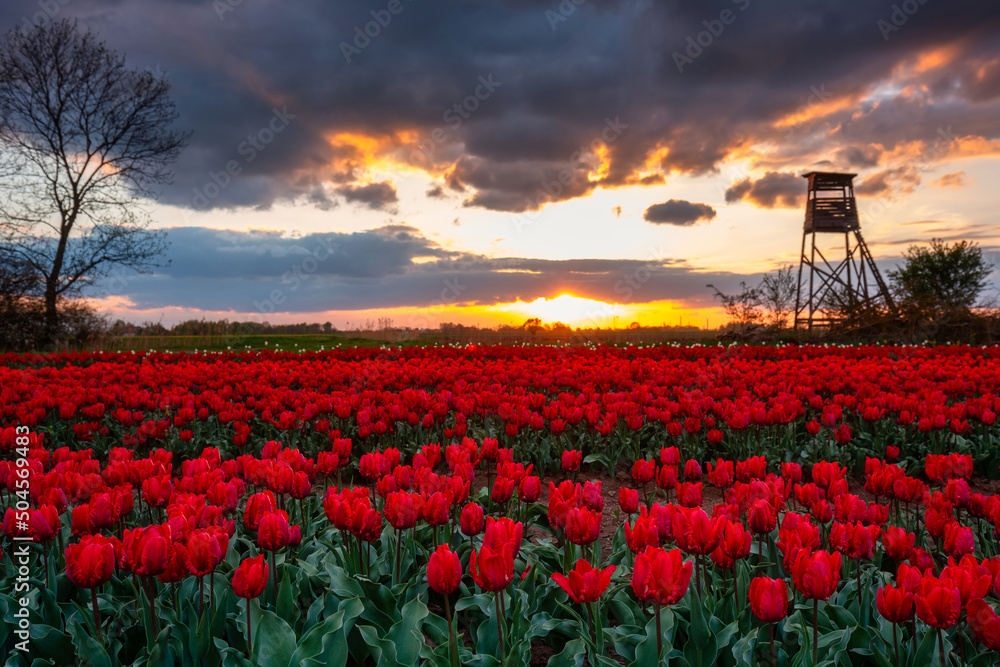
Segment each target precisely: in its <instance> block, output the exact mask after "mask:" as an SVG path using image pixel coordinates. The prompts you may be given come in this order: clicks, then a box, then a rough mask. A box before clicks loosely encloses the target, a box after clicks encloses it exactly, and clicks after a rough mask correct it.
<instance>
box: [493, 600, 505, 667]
mask: <svg viewBox="0 0 1000 667" xmlns="http://www.w3.org/2000/svg"><path fill="white" fill-rule="evenodd" d="M501 595H503V591H497V592H496V593H494V594H493V600H494V601H495V602H496V605H497V637H499V638H500V667H503V656H504V648H503V624H502V623H501V618H500V596H501Z"/></svg>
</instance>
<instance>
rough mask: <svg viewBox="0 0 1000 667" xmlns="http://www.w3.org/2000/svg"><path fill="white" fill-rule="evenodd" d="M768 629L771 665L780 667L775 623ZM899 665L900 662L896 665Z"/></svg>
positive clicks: (770, 624) (769, 625)
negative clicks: (775, 643) (775, 642)
mask: <svg viewBox="0 0 1000 667" xmlns="http://www.w3.org/2000/svg"><path fill="white" fill-rule="evenodd" d="M767 626H768V628H770V630H771V664H772V665H773V666H774V667H778V653H777V652H776V651H775V650H774V623H768V624H767ZM896 664H897V665H898V664H899V663H898V662H897V663H896Z"/></svg>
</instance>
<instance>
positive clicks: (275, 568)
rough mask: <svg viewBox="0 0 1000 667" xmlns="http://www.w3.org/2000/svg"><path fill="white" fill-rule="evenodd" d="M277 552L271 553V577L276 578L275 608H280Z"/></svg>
mask: <svg viewBox="0 0 1000 667" xmlns="http://www.w3.org/2000/svg"><path fill="white" fill-rule="evenodd" d="M274 554H275V552H273V551H272V552H271V576H273V577H274V608H275V609H277V608H278V566H277V564H276V560H277V559H276V557H275V555H274Z"/></svg>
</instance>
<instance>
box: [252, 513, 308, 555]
mask: <svg viewBox="0 0 1000 667" xmlns="http://www.w3.org/2000/svg"><path fill="white" fill-rule="evenodd" d="M301 530H302V529H301V528H300V527H299V526H291V525H289V524H288V513H287V512H285V511H284V510H277V511H275V512H269V513H268V514H265V515H264V516H262V517H261V518H260V525H259V526H258V528H257V546H259V547H260V548H261V549H263V550H264V551H277V550H278V549H283V548H285V547H287V546H289V545H294V544H295V543H297V542H298V541H299V540H300V539H301V535H302V533H301Z"/></svg>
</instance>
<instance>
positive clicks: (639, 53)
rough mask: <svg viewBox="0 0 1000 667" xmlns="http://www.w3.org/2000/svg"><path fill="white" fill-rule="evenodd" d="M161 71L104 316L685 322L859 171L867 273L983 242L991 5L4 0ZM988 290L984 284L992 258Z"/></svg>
mask: <svg viewBox="0 0 1000 667" xmlns="http://www.w3.org/2000/svg"><path fill="white" fill-rule="evenodd" d="M63 17H69V18H76V19H78V20H79V23H80V26H81V29H89V30H93V31H95V32H96V33H98V34H99V35H100V36H101V37H102V38H103V39H104V40H105V41H106V42H107V45H108V46H109V47H110V48H112V49H115V50H117V51H120V52H121V53H123V54H125V55H126V57H127V62H128V64H129V65H130V66H132V67H135V68H137V69H148V70H150V71H152V72H154V73H155V74H157V75H158V76H162V77H165V78H166V79H167V80H168V81H169V82H170V83H171V85H172V95H173V99H174V101H175V102H176V105H177V111H178V120H177V127H179V128H181V129H185V130H190V131H191V133H192V134H191V139H190V141H189V143H188V145H187V147H186V148H185V149H184V151H183V152H182V154H181V156H180V158H179V159H178V161H177V162H176V163H175V164H174V165H173V180H172V182H171V183H170V184H168V185H165V186H163V187H162V188H161V189H160V192H159V197H158V199H157V200H155V201H148V202H145V203H144V206H145V208H146V210H147V212H148V213H149V215H150V219H151V221H152V222H151V226H152V227H153V228H156V229H161V230H164V231H165V232H166V235H167V239H168V241H169V242H170V247H169V250H168V251H167V254H166V256H165V258H164V259H165V260H169V263H167V262H163V264H164V266H161V267H160V268H158V269H156V270H155V271H154V272H153V273H151V274H146V275H140V274H136V273H134V272H124V271H116V272H114V273H113V274H112V275H111V276H110V277H109V278H107V279H105V280H103V281H101V282H100V283H98V284H95V285H93V286H92V287H90V288H88V293H87V295H88V296H89V297H90V298H91V299H92V300H93V302H94V303H95V304H97V305H98V306H99V307H100V308H102V309H103V310H105V311H106V312H107V313H108V314H110V315H112V316H113V317H116V318H121V319H124V320H126V321H131V322H136V323H139V322H157V321H158V322H163V323H164V324H173V323H176V322H178V321H181V320H185V319H192V318H195V319H201V318H206V319H223V318H225V319H229V320H230V321H233V320H240V321H247V320H250V321H269V322H272V323H279V322H281V323H284V322H327V321H329V322H331V323H332V324H333V325H334V326H335V327H337V328H351V327H357V326H360V325H364V324H365V323H366V322H368V321H377V320H378V319H379V318H388V319H390V320H392V322H393V324H394V325H395V326H416V327H433V326H436V325H437V324H439V323H441V322H457V323H463V324H478V325H481V326H493V325H497V324H516V325H519V324H521V323H522V322H524V320H525V319H527V318H528V317H540V318H542V319H543V320H546V321H556V320H559V321H563V322H565V323H567V324H570V325H572V326H583V327H588V326H609V325H618V326H624V325H626V324H628V323H629V322H632V321H637V322H639V323H640V324H643V325H659V324H671V325H675V324H681V323H683V324H693V325H697V326H705V325H708V326H711V327H716V326H719V325H721V324H723V323H724V321H725V316H724V314H723V313H722V311H721V309H720V308H719V304H718V302H717V301H715V300H714V299H713V296H712V290H711V289H709V288H708V287H707V286H708V285H709V284H712V285H716V286H718V287H719V288H721V289H723V291H730V290H733V289H735V288H736V287H737V286H738V285H739V283H740V282H741V281H746V282H749V283H753V282H756V281H757V280H759V278H760V276H761V275H762V274H764V273H766V272H768V271H772V270H775V269H777V268H779V267H781V266H784V265H788V264H793V265H797V264H798V256H799V250H800V244H801V242H802V221H803V201H804V196H805V192H806V181H805V179H803V178H801V175H802V174H803V173H806V172H809V171H814V170H819V171H849V172H851V173H856V174H858V177H857V178H856V188H857V193H858V205H859V208H860V212H861V221H862V231H863V233H864V236H865V239H866V240H867V242H868V244H869V246H870V248H871V251H872V253H873V255H874V256H875V258H876V260H877V261H878V263H879V266H880V267H881V269H882V271H883V273H885V272H886V271H888V270H889V269H891V268H892V267H893V266H894V265H895V264H896V263H897V262H898V261H899V259H900V257H901V256H902V254H903V253H904V252H905V250H906V249H907V247H909V246H910V245H912V244H922V243H927V242H929V241H930V240H931V239H933V238H943V239H945V240H948V241H953V240H959V239H969V240H973V241H976V242H978V243H979V244H980V245H981V246H982V248H983V250H984V254H985V256H986V257H987V259H989V260H990V261H994V262H1000V252H998V251H1000V227H998V226H997V224H996V223H997V221H998V218H997V204H998V203H1000V201H998V195H997V189H996V185H995V184H996V181H997V179H998V177H1000V5H998V4H997V3H994V2H983V1H982V0H951V1H949V2H944V1H943V0H905V1H903V2H899V1H890V0H837V1H836V2H834V1H832V0H795V1H792V0H768V1H765V0H710V1H702V0H699V1H697V2H694V1H688V2H682V1H680V0H663V1H656V2H653V1H651V0H562V1H561V2H560V1H557V0H486V1H477V2H469V0H463V1H462V2H457V1H454V0H436V1H434V2H431V1H430V0H294V1H288V0H284V1H281V0H4V2H3V4H2V5H0V27H5V28H14V27H17V26H30V25H31V24H32V23H33V22H43V21H48V20H52V19H54V18H63ZM994 279H995V280H994V283H993V284H991V286H990V288H989V289H990V291H991V292H992V291H995V289H996V287H997V286H998V285H1000V274H997V273H994Z"/></svg>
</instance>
